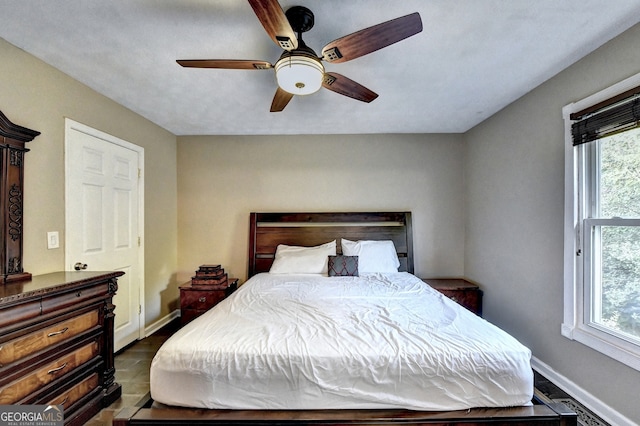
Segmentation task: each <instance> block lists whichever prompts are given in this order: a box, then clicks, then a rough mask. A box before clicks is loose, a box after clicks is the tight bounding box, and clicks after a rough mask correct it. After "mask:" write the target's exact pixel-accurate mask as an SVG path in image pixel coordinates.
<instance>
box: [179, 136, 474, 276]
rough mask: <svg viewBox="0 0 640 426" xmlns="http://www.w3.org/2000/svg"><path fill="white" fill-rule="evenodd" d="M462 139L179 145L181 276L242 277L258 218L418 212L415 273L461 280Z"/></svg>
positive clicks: (232, 139) (204, 140) (273, 139)
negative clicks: (207, 268) (217, 269)
mask: <svg viewBox="0 0 640 426" xmlns="http://www.w3.org/2000/svg"><path fill="white" fill-rule="evenodd" d="M462 162H463V144H462V140H461V137H460V136H458V135H339V136H260V137H251V136H217V137H213V136H211V137H205V136H202V137H180V138H178V171H179V173H178V198H179V203H178V204H179V207H178V211H179V225H178V227H179V229H180V239H179V250H178V253H179V269H180V271H181V276H182V277H183V278H186V279H188V278H190V277H191V275H193V271H194V270H195V269H196V268H197V266H198V265H200V264H203V263H221V264H222V265H223V266H224V267H225V269H226V270H227V272H229V273H230V274H232V275H234V276H237V277H239V278H242V279H245V278H246V274H247V267H248V264H247V251H248V241H249V233H248V229H249V213H250V212H252V211H385V210H390V211H398V210H402V211H404V210H407V211H411V212H412V213H413V229H414V249H415V264H416V274H417V275H422V276H432V277H433V276H444V275H446V276H462V274H463V259H462V253H463V243H464V227H463V225H464V209H463V205H462V203H463V188H464V184H463V172H462Z"/></svg>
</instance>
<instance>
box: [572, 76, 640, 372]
mask: <svg viewBox="0 0 640 426" xmlns="http://www.w3.org/2000/svg"><path fill="white" fill-rule="evenodd" d="M638 83H640V78H638V76H636V77H634V78H632V79H629V80H628V81H625V82H623V83H621V84H620V85H618V86H616V87H614V88H611V89H609V90H607V91H605V92H602V93H600V94H597V95H594V96H592V97H590V98H588V99H586V100H584V101H581V102H579V103H577V104H571V105H568V106H567V107H565V109H564V115H565V123H566V129H567V131H566V135H567V143H566V145H567V146H566V162H565V169H566V170H565V194H566V196H565V304H564V306H565V313H564V323H563V326H562V333H563V335H565V336H566V337H569V338H571V339H575V340H577V341H580V342H582V343H584V344H586V345H588V346H590V347H592V348H594V349H596V350H599V351H601V352H603V353H605V354H607V355H609V356H611V357H613V358H615V359H617V360H619V361H621V362H623V363H625V364H627V365H629V366H631V367H633V368H635V369H637V370H640V87H637V85H638ZM629 85H632V86H633V85H635V87H632V88H631V89H628V88H625V86H629ZM612 92H613V94H612ZM616 92H617V93H616ZM618 93H619V94H618Z"/></svg>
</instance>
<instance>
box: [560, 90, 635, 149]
mask: <svg viewBox="0 0 640 426" xmlns="http://www.w3.org/2000/svg"><path fill="white" fill-rule="evenodd" d="M570 118H571V120H575V123H573V124H572V125H571V134H572V138H573V145H574V146H576V145H580V144H583V143H587V142H591V141H594V140H596V139H600V138H603V137H606V136H610V135H613V134H615V133H618V132H622V131H624V130H628V129H632V128H634V127H640V86H639V87H635V88H633V89H631V90H627V91H626V92H624V93H621V94H619V95H617V96H614V97H613V98H610V99H608V100H606V101H603V102H600V103H598V104H596V105H593V106H591V107H589V108H585V109H584V110H582V111H578V112H576V113H573V114H571V116H570Z"/></svg>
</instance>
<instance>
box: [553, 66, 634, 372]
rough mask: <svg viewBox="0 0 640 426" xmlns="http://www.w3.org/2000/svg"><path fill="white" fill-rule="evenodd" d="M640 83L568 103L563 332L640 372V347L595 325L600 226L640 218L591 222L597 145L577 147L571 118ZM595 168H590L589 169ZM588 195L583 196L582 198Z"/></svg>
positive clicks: (629, 81)
mask: <svg viewBox="0 0 640 426" xmlns="http://www.w3.org/2000/svg"><path fill="white" fill-rule="evenodd" d="M639 85H640V74H637V75H635V76H632V77H630V78H628V79H626V80H624V81H622V82H620V83H618V84H615V85H613V86H611V87H609V88H607V89H605V90H602V91H600V92H598V93H596V94H594V95H592V96H589V97H587V98H585V99H583V100H581V101H578V102H575V103H571V104H569V105H566V106H565V107H564V108H563V110H562V113H563V118H564V123H565V211H564V213H565V214H564V318H563V323H562V326H561V334H562V335H563V336H565V337H567V338H569V339H571V340H575V341H578V342H580V343H583V344H584V345H587V346H588V347H590V348H592V349H594V350H597V351H599V352H601V353H603V354H605V355H607V356H609V357H611V358H613V359H616V360H618V361H619V362H622V363H624V364H625V365H627V366H629V367H631V368H633V369H635V370H638V371H640V343H638V342H634V341H633V340H634V339H627V338H625V336H623V335H617V334H616V333H614V332H611V331H609V330H606V329H605V328H604V327H599V326H598V325H597V324H594V323H592V322H591V317H590V315H589V313H590V306H591V303H592V299H591V297H590V296H591V291H592V290H591V289H592V286H591V277H590V276H591V271H592V266H593V265H592V262H591V253H590V251H591V247H592V245H593V238H594V235H595V234H594V232H593V229H594V227H599V226H606V225H612V226H628V225H631V226H638V225H640V219H618V218H614V219H603V218H589V217H587V216H588V215H587V213H586V212H589V211H590V209H589V205H590V203H593V202H595V201H596V200H594V199H593V197H594V194H593V193H592V192H591V189H592V186H591V185H590V182H587V178H588V177H589V176H592V175H593V173H597V165H596V164H595V161H596V155H595V148H594V146H593V144H591V143H585V144H580V145H577V146H573V138H572V132H571V126H572V124H573V123H574V121H573V120H571V117H570V116H571V114H573V113H576V112H578V111H582V110H584V109H585V108H589V107H591V106H594V105H597V104H600V103H602V102H605V101H607V100H609V99H611V98H614V97H616V96H618V95H620V94H621V93H624V92H626V91H628V90H631V89H633V88H634V87H637V86H639ZM589 169H590V170H589ZM581 194H582V196H581Z"/></svg>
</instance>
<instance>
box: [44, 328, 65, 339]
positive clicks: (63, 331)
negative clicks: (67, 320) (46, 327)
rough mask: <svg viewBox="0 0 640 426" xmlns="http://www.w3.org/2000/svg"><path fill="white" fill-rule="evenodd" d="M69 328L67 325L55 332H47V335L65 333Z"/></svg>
mask: <svg viewBox="0 0 640 426" xmlns="http://www.w3.org/2000/svg"><path fill="white" fill-rule="evenodd" d="M67 330H69V327H65V328H63V329H62V330H60V331H54V332H53V333H49V334H47V337H53V336H57V335H59V334H64V333H66V332H67Z"/></svg>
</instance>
